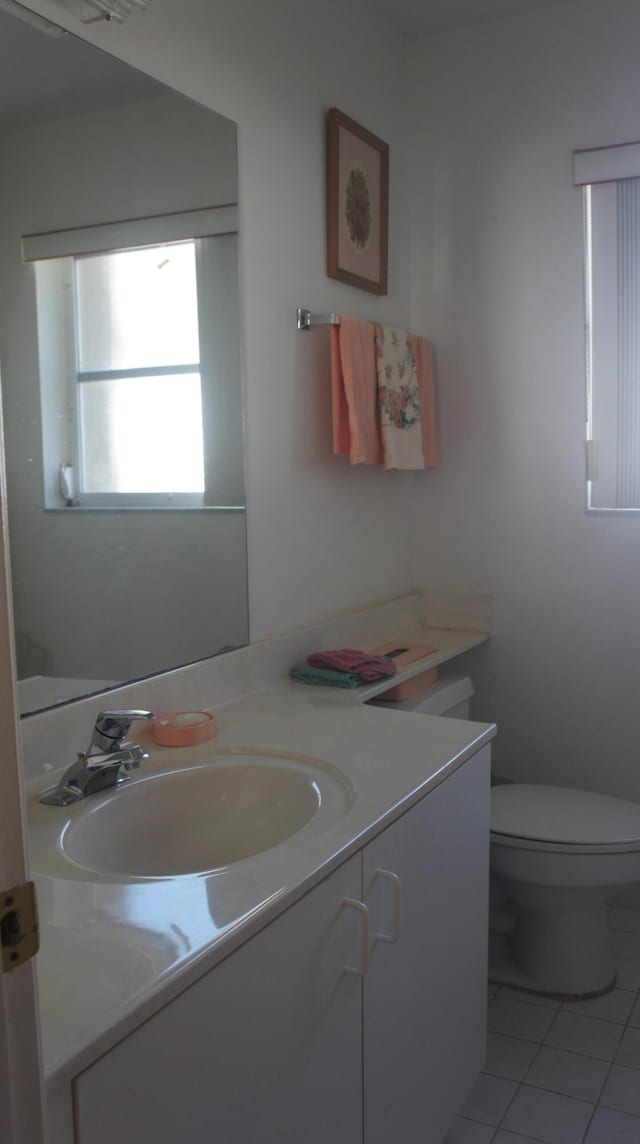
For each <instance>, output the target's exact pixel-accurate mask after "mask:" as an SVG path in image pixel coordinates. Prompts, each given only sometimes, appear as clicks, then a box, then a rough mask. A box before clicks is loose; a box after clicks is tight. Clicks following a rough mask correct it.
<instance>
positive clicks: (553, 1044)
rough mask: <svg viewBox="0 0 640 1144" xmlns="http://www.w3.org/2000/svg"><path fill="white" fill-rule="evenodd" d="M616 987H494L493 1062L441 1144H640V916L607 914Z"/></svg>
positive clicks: (619, 911) (623, 911) (489, 1046)
mask: <svg viewBox="0 0 640 1144" xmlns="http://www.w3.org/2000/svg"><path fill="white" fill-rule="evenodd" d="M609 920H610V926H611V932H612V941H613V947H614V951H615V956H616V963H617V969H618V981H617V986H616V988H615V989H614V990H613V991H612V992H611V993H608V994H607V995H606V996H604V997H599V998H598V999H597V1000H595V1001H572V1002H564V1003H558V1002H555V1001H551V1000H549V999H547V998H544V997H534V996H532V995H531V994H528V993H520V992H518V991H517V990H515V989H510V988H508V987H506V986H500V987H495V986H490V987H489V994H490V996H489V1012H488V1022H487V1023H488V1038H487V1062H486V1066H485V1071H484V1072H483V1074H482V1076H481V1077H480V1078H479V1080H478V1083H477V1084H476V1085H475V1087H474V1089H473V1090H472V1092H471V1093H470V1094H469V1096H468V1098H467V1100H466V1101H465V1103H464V1105H463V1107H462V1109H461V1110H460V1115H459V1116H458V1117H457V1119H456V1122H455V1124H454V1125H453V1127H452V1128H451V1131H450V1132H449V1134H448V1135H447V1136H446V1137H445V1140H444V1141H443V1144H640V910H630V909H613V910H611V911H610V915H609Z"/></svg>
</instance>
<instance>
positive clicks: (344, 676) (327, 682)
mask: <svg viewBox="0 0 640 1144" xmlns="http://www.w3.org/2000/svg"><path fill="white" fill-rule="evenodd" d="M289 674H290V676H291V678H292V679H295V680H296V682H297V683H319V684H321V685H322V686H323V687H362V685H363V683H366V680H364V679H360V676H359V675H356V674H355V672H353V671H332V670H331V668H329V667H309V665H308V664H307V663H304V664H297V665H296V667H292V668H291V671H290V672H289Z"/></svg>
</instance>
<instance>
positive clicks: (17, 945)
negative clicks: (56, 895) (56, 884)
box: [0, 882, 40, 973]
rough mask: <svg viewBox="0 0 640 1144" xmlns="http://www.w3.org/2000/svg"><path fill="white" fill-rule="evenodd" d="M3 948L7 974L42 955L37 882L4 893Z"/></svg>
mask: <svg viewBox="0 0 640 1144" xmlns="http://www.w3.org/2000/svg"><path fill="white" fill-rule="evenodd" d="M0 945H1V946H2V969H3V971H4V972H5V973H8V971H9V970H10V969H15V968H16V967H17V966H18V965H22V964H23V963H24V962H25V961H28V960H29V958H30V957H34V956H35V955H36V953H37V952H38V949H39V948H40V938H39V934H38V907H37V903H36V890H35V886H34V884H33V882H25V883H24V885H23V886H14V887H13V889H12V890H3V891H2V893H0Z"/></svg>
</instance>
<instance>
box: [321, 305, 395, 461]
mask: <svg viewBox="0 0 640 1144" xmlns="http://www.w3.org/2000/svg"><path fill="white" fill-rule="evenodd" d="M331 398H332V420H333V451H334V453H336V454H342V453H347V454H348V455H349V458H350V460H351V464H352V465H379V464H380V463H381V461H382V446H381V438H380V423H379V416H378V400H377V374H376V355H375V326H374V324H373V322H362V321H360V320H359V319H358V318H348V317H341V318H340V325H339V326H332V327H331Z"/></svg>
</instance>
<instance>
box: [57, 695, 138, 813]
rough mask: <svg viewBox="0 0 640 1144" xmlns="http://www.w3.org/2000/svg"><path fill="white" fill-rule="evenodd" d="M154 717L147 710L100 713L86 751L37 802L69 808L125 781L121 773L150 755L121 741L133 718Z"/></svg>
mask: <svg viewBox="0 0 640 1144" xmlns="http://www.w3.org/2000/svg"><path fill="white" fill-rule="evenodd" d="M153 718H154V716H153V714H152V713H151V712H150V711H133V710H118V711H102V712H101V713H100V715H99V716H98V719H97V721H96V726H95V728H94V733H93V736H92V739H91V743H90V745H89V748H88V750H87V751H84V752H82V751H81V752H79V753H78V758H77V759H76V761H75V763H72V764H71V766H70V767H68V768H67V770H66V771H65V772H64V774H63V776H62V778H61V779H60V782H59V783H58V785H57V786H56V787H54V788H53V789H52V790H50V791H47V792H46V793H45V794H44V795H43V796H42V798H41V799H40V802H42V803H44V804H45V805H46V806H69V805H70V804H71V803H73V802H79V800H80V799H83V798H88V797H89V795H92V794H99V792H100V791H103V790H108V788H109V787H115V786H120V785H121V784H122V783H124V782H126V781H127V778H128V776H127V775H126V774H123V773H122V771H123V770H124V771H130V770H132V769H133V768H137V767H139V766H140V763H141V762H142V760H143V759H148V758H149V752H148V751H146V750H145V749H144V747H140V746H138V745H137V744H135V743H130V744H127V745H126V746H125V745H123V743H122V738H123V736H124V735H125V734H126V733H127V731H128V730H129V726H130V724H131V723H132V722H133V720H134V719H153ZM105 730H106V732H107V733H106V734H105ZM102 737H104V739H105V740H106V741H107V743H108V744H109V745H108V746H107V749H106V750H105V749H100V743H99V740H100V738H102Z"/></svg>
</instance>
